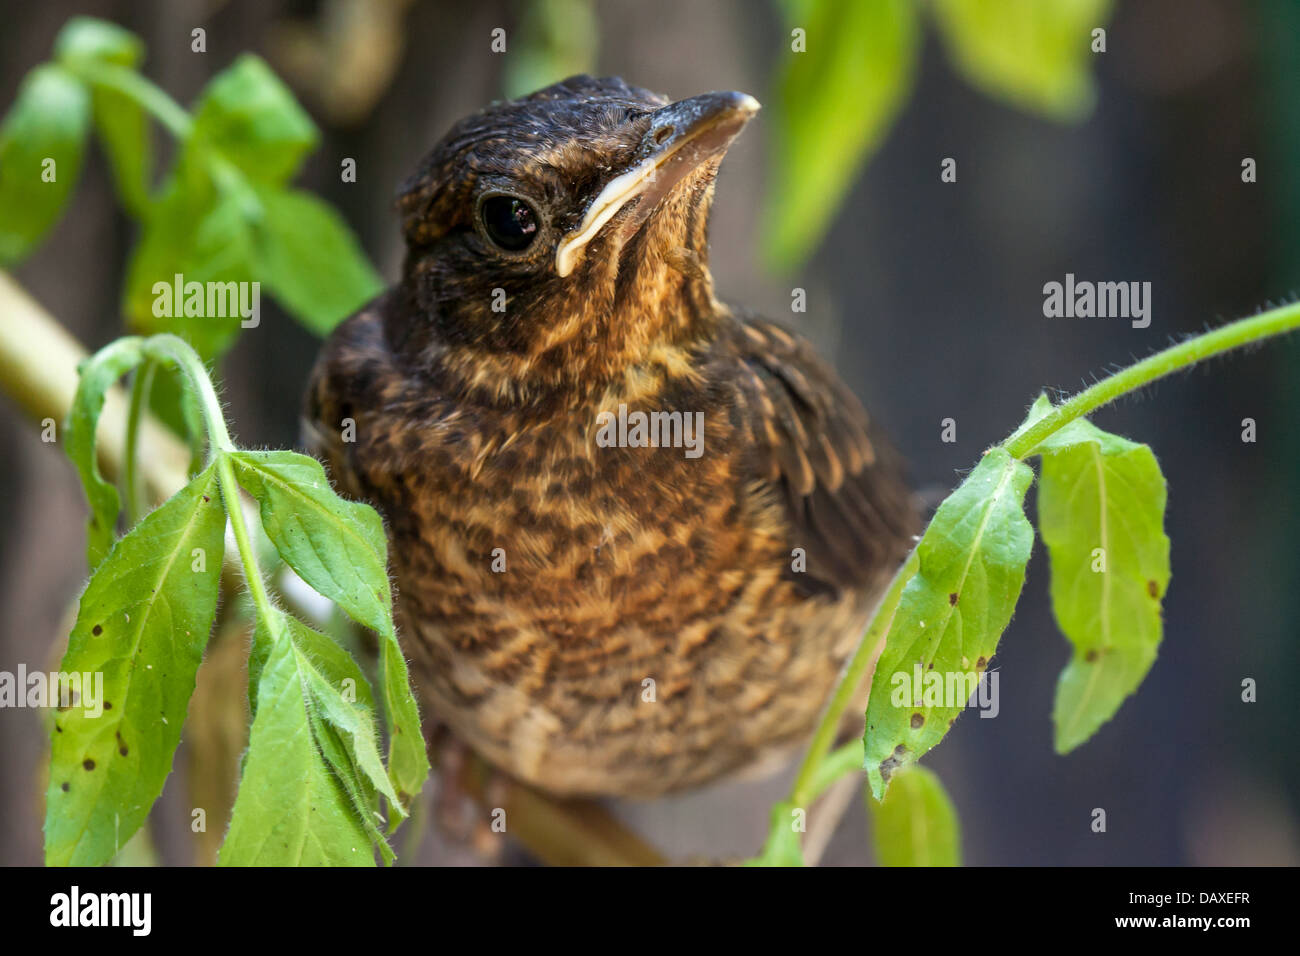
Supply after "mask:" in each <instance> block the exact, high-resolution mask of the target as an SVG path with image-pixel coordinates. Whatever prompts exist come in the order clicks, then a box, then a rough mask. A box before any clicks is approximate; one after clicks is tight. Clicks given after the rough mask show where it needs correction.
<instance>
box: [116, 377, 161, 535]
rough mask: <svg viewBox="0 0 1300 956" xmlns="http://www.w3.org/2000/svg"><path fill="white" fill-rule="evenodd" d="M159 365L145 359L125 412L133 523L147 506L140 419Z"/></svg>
mask: <svg viewBox="0 0 1300 956" xmlns="http://www.w3.org/2000/svg"><path fill="white" fill-rule="evenodd" d="M156 368H157V365H156V364H155V363H154V362H153V360H151V359H145V360H144V362H143V363H142V364H141V365H140V367H139V368H138V369H136V370H135V376H134V378H133V379H132V382H131V401H130V405H129V406H128V407H127V413H126V452H125V454H126V458H125V459H124V460H123V462H122V491H123V497H124V498H125V499H126V513H127V522H128V524H130V525H131V526H134V525H135V523H136V522H137V521H139V520H140V518H141V516H143V515H144V513H145V511H146V510H148V508H147V505H146V504H145V500H144V489H143V488H142V487H141V486H140V480H139V471H140V469H139V466H138V465H137V463H136V457H137V455H138V449H139V445H140V419H141V416H142V415H143V414H144V407H145V405H147V404H148V402H149V391H150V390H151V389H152V388H153V376H154V370H155V369H156Z"/></svg>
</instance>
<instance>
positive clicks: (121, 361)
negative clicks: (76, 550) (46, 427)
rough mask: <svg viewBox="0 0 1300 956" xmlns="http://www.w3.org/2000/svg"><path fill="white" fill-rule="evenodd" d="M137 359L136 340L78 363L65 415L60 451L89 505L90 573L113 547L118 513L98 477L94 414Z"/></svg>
mask: <svg viewBox="0 0 1300 956" xmlns="http://www.w3.org/2000/svg"><path fill="white" fill-rule="evenodd" d="M143 359H144V354H143V352H142V351H141V349H140V342H139V341H138V340H136V339H118V340H117V341H116V342H113V343H112V344H110V345H108V346H106V347H105V348H103V349H102V350H100V351H99V352H96V353H95V354H94V355H93V356H91V357H90V358H88V359H86V360H85V361H84V362H82V364H81V368H80V370H79V371H80V373H81V377H80V380H79V381H78V383H77V394H76V395H75V396H74V397H73V399H72V409H71V410H70V411H69V412H68V422H67V425H66V431H65V437H66V439H67V441H66V442H65V443H64V451H66V452H67V455H68V458H69V459H70V460H71V462H72V464H73V465H74V466H75V467H76V469H77V474H79V475H80V476H81V484H82V487H84V488H85V489H86V501H87V503H89V505H90V518H89V520H88V522H87V525H86V563H87V564H88V565H89V567H90V569H91V570H92V571H93V570H95V568H97V567H98V566H99V562H101V561H103V560H104V558H105V557H106V556H107V555H108V552H109V549H110V548H112V546H113V538H114V530H115V528H116V526H117V516H118V515H119V514H120V513H121V510H122V501H121V499H120V498H119V496H118V493H117V488H116V487H115V486H114V485H113V484H111V483H110V482H107V481H105V480H104V478H103V476H102V475H101V474H100V473H99V458H98V456H97V455H96V454H95V432H96V430H97V428H98V426H99V416H100V413H101V412H102V411H103V410H104V393H105V392H107V391H108V390H109V389H110V388H111V387H112V386H113V384H114V383H115V382H116V381H117V380H118V379H119V378H121V377H122V376H123V375H125V374H126V373H127V372H129V371H130V370H131V369H133V368H135V367H136V366H138V365H139V364H140V363H141V361H143Z"/></svg>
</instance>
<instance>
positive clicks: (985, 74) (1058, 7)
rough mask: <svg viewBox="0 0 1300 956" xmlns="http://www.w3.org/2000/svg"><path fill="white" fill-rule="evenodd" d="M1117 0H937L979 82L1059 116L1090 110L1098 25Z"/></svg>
mask: <svg viewBox="0 0 1300 956" xmlns="http://www.w3.org/2000/svg"><path fill="white" fill-rule="evenodd" d="M1110 7H1111V0H934V3H933V5H932V7H931V9H932V10H933V11H934V18H935V22H936V23H937V25H938V27H939V33H940V34H941V35H942V36H943V38H944V40H945V41H946V44H947V47H948V53H949V56H950V57H951V59H952V61H953V64H954V65H955V66H956V67H957V68H958V69H959V70H960V71H961V72H962V73H963V74H964V75H965V76H966V78H967V79H968V80H969V81H970V82H971V83H972V84H974V85H975V86H977V87H979V88H980V89H982V90H984V91H985V92H986V93H988V94H989V95H991V96H996V97H1000V98H1002V99H1005V100H1007V101H1008V102H1010V103H1011V104H1012V105H1014V106H1016V107H1018V108H1020V109H1024V110H1030V111H1033V112H1035V113H1040V114H1042V115H1044V116H1047V117H1050V118H1052V119H1057V120H1078V119H1081V118H1082V117H1083V116H1085V115H1087V113H1088V112H1089V111H1090V110H1091V109H1092V105H1093V101H1094V99H1095V97H1096V94H1095V92H1094V88H1093V81H1092V72H1091V63H1090V61H1091V58H1092V56H1093V53H1092V31H1093V30H1094V29H1095V28H1098V27H1104V26H1105V25H1106V22H1107V21H1108V20H1109V19H1110Z"/></svg>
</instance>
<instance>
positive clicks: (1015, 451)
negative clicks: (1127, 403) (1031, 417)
mask: <svg viewBox="0 0 1300 956" xmlns="http://www.w3.org/2000/svg"><path fill="white" fill-rule="evenodd" d="M1297 328H1300V302H1292V303H1290V304H1289V305H1284V306H1280V307H1279V308H1276V309H1270V310H1269V311H1267V312H1261V313H1260V314H1259V315H1253V316H1251V317H1250V318H1248V319H1238V320H1237V321H1236V322H1230V323H1228V324H1227V325H1225V326H1223V327H1222V328H1219V329H1215V330H1214V331H1213V332H1206V333H1204V334H1202V335H1197V336H1194V337H1192V338H1190V339H1187V340H1185V341H1183V342H1180V343H1179V344H1177V345H1173V346H1170V347H1169V348H1167V349H1164V350H1163V351H1160V352H1157V353H1156V354H1155V355H1152V356H1150V357H1148V358H1144V359H1143V360H1142V361H1140V362H1138V363H1137V364H1135V365H1130V366H1129V367H1128V368H1126V369H1124V370H1123V371H1120V372H1116V373H1115V374H1114V375H1109V376H1107V377H1106V378H1103V379H1102V380H1101V381H1100V382H1098V383H1097V384H1096V385H1093V386H1092V387H1091V388H1086V389H1084V390H1083V391H1082V392H1080V393H1079V394H1078V395H1075V396H1074V397H1073V398H1071V399H1070V400H1069V401H1067V402H1064V403H1063V404H1061V405H1058V406H1056V407H1055V408H1054V409H1052V411H1051V412H1050V413H1048V414H1047V415H1044V416H1043V417H1042V418H1040V419H1039V420H1038V421H1036V422H1034V423H1033V424H1032V425H1030V426H1028V427H1026V426H1021V427H1020V428H1019V429H1017V430H1016V431H1015V433H1013V434H1012V435H1011V437H1010V438H1008V439H1007V440H1006V441H1004V442H1003V443H1002V447H1003V448H1005V449H1006V450H1007V451H1008V452H1010V454H1011V455H1012V456H1013V457H1015V458H1025V457H1027V456H1029V455H1031V454H1033V452H1034V449H1036V448H1037V447H1038V446H1039V445H1040V444H1042V442H1043V440H1044V439H1046V438H1047V437H1048V436H1049V435H1051V434H1053V433H1054V432H1056V431H1058V430H1059V429H1061V428H1063V427H1065V426H1066V425H1068V424H1069V423H1070V422H1072V421H1074V420H1075V419H1076V418H1080V417H1082V416H1084V415H1087V414H1088V413H1089V412H1091V411H1094V410H1095V409H1097V408H1100V407H1101V406H1102V405H1105V404H1107V403H1108V402H1113V401H1114V400H1115V399H1117V398H1119V397H1120V396H1121V395H1126V394H1128V393H1129V392H1133V391H1136V390H1137V389H1139V388H1142V387H1143V386H1144V385H1149V384H1151V383H1152V382H1154V381H1155V380H1156V379H1158V378H1163V377H1164V376H1166V375H1169V374H1171V373H1173V372H1177V371H1180V370H1182V369H1185V368H1189V367H1190V366H1192V365H1195V364H1196V363H1197V362H1200V361H1201V360H1203V359H1207V358H1210V357H1212V356H1215V355H1220V354H1222V353H1224V352H1230V351H1232V350H1233V349H1236V348H1241V347H1242V346H1243V345H1250V344H1251V343H1252V342H1258V341H1260V340H1262V339H1267V338H1271V337H1273V336H1275V335H1281V334H1283V333H1285V332H1291V331H1294V330H1295V329H1297Z"/></svg>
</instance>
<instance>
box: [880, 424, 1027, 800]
mask: <svg viewBox="0 0 1300 956" xmlns="http://www.w3.org/2000/svg"><path fill="white" fill-rule="evenodd" d="M1032 480H1033V470H1032V469H1030V467H1029V466H1028V465H1026V464H1024V463H1023V462H1020V461H1017V460H1016V459H1014V458H1012V457H1011V456H1010V455H1009V454H1008V453H1007V452H1006V451H1005V450H1004V449H1002V448H1000V447H999V448H993V449H990V450H989V451H988V452H986V453H985V454H984V457H983V458H982V459H981V460H980V463H979V465H977V466H976V468H975V470H974V471H972V472H971V473H970V475H969V476H967V478H966V480H965V481H963V482H962V483H961V485H960V486H959V487H958V488H957V490H956V491H954V492H953V493H952V494H951V495H949V496H948V498H947V499H946V500H945V501H944V502H943V504H941V505H940V506H939V509H938V511H937V512H935V515H934V518H933V520H932V521H931V522H930V526H929V527H928V528H927V529H926V531H925V535H924V536H923V537H922V538H921V541H920V544H918V545H917V558H918V561H919V565H918V569H917V572H916V574H915V575H914V576H913V577H912V579H911V580H910V581H908V583H907V585H906V586H905V587H904V589H903V594H902V597H901V598H900V599H899V602H898V609H897V611H895V613H894V621H893V624H892V626H891V627H890V630H889V637H888V638H887V639H886V641H885V648H884V651H883V652H882V653H881V655H880V661H879V662H878V663H877V665H876V671H875V676H874V678H873V679H872V682H871V697H870V699H869V700H868V702H867V727H866V733H865V738H864V739H865V743H866V770H867V779H868V780H869V782H870V784H871V792H872V795H873V796H875V798H876V799H877V800H879V799H881V798H882V797H883V796H884V794H885V789H886V787H887V786H888V784H889V779H890V776H891V775H892V774H893V773H894V772H895V771H897V770H898V769H899V768H901V767H903V766H905V765H907V764H911V763H914V762H915V761H916V760H918V759H919V758H920V757H921V755H922V754H924V753H925V752H926V751H928V750H929V749H930V748H931V747H933V746H934V745H935V744H937V743H939V741H940V740H942V739H943V737H944V735H945V734H947V733H948V729H949V727H950V726H951V724H952V722H953V721H955V720H956V718H957V716H958V714H960V713H961V711H962V710H963V708H964V707H965V704H966V701H967V700H968V699H969V697H970V694H971V693H972V692H973V691H974V690H975V686H976V683H977V681H978V680H979V677H980V675H982V674H983V672H984V670H985V668H986V667H987V666H988V662H989V660H990V659H991V658H992V657H993V653H994V651H996V650H997V644H998V638H999V637H1000V636H1001V635H1002V632H1003V631H1004V630H1005V629H1006V626H1007V623H1008V622H1009V621H1010V620H1011V614H1012V612H1013V611H1014V610H1015V606H1016V601H1017V600H1019V597H1020V589H1021V587H1022V586H1023V585H1024V582H1025V565H1026V563H1027V562H1028V561H1029V551H1030V548H1031V547H1032V545H1033V538H1034V535H1033V529H1032V528H1031V527H1030V525H1029V521H1028V520H1027V519H1026V518H1025V514H1024V498H1025V492H1026V491H1027V490H1028V488H1029V484H1030V482H1031V481H1032ZM918 685H919V686H918Z"/></svg>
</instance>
